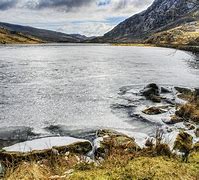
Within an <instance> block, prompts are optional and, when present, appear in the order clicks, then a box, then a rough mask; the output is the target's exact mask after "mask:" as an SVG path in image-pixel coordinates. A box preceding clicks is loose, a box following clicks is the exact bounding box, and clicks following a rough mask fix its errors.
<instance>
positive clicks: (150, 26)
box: [93, 0, 199, 43]
mask: <svg viewBox="0 0 199 180" xmlns="http://www.w3.org/2000/svg"><path fill="white" fill-rule="evenodd" d="M198 11H199V7H198V6H197V5H196V4H193V3H191V0H187V1H186V0H155V1H154V2H153V4H152V5H151V6H150V7H149V8H148V9H146V10H145V11H143V12H141V13H139V14H136V15H134V16H132V17H130V18H128V19H126V20H125V21H123V22H121V23H120V24H119V25H117V26H116V27H115V28H113V29H112V30H111V31H109V32H108V33H106V34H105V35H104V36H103V37H98V38H95V39H94V40H93V41H95V42H124V43H128V42H144V41H145V40H146V39H148V38H149V39H151V37H152V36H154V35H155V34H156V33H160V32H164V31H168V30H170V29H173V28H176V27H180V26H182V25H184V24H186V23H189V22H194V21H198V20H199V13H198ZM172 32H174V31H171V33H172ZM162 35H164V34H162ZM198 37H199V34H198ZM153 39H154V38H153ZM151 42H153V43H156V42H155V41H151Z"/></svg>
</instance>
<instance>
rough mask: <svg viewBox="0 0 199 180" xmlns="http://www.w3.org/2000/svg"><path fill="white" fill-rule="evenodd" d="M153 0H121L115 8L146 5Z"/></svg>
mask: <svg viewBox="0 0 199 180" xmlns="http://www.w3.org/2000/svg"><path fill="white" fill-rule="evenodd" d="M150 1H151V0H145V1H143V0H120V1H118V3H117V4H116V5H115V7H114V9H115V10H120V9H124V8H126V7H127V6H128V5H133V6H134V7H135V8H140V7H142V6H144V5H145V4H146V3H149V2H150Z"/></svg>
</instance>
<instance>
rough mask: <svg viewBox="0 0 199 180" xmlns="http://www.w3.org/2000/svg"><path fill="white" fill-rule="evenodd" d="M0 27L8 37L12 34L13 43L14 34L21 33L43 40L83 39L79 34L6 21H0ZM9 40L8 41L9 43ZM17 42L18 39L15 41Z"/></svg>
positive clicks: (68, 40) (67, 40)
mask: <svg viewBox="0 0 199 180" xmlns="http://www.w3.org/2000/svg"><path fill="white" fill-rule="evenodd" d="M0 28H1V29H4V30H6V31H7V32H11V33H9V37H10V38H11V37H12V36H13V38H11V39H12V42H13V43H14V39H15V36H14V35H16V34H23V36H26V37H27V36H28V37H33V38H35V39H39V40H40V41H43V42H71V43H74V42H81V41H83V40H85V37H84V38H83V36H80V35H68V34H64V33H60V32H55V31H50V30H45V29H37V28H33V27H29V26H20V25H15V24H8V23H3V22H0ZM1 41H5V43H7V41H6V40H3V39H2V38H1V39H0V42H1ZM9 42H10V41H8V43H9ZM16 42H18V40H17V41H16ZM19 42H20V41H19Z"/></svg>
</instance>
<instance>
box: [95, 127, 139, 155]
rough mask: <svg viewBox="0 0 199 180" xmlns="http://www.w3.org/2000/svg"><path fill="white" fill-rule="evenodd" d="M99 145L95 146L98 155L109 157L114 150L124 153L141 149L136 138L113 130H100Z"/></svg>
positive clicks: (97, 133) (98, 132)
mask: <svg viewBox="0 0 199 180" xmlns="http://www.w3.org/2000/svg"><path fill="white" fill-rule="evenodd" d="M96 135H97V142H98V143H97V145H96V146H95V152H94V154H95V156H96V157H103V158H105V157H107V156H108V155H110V154H111V153H112V152H114V151H121V150H122V151H123V152H124V153H130V152H135V151H137V150H139V149H140V147H139V146H138V145H137V144H136V142H135V139H134V138H131V137H128V136H126V135H125V134H122V133H119V132H117V131H113V130H106V129H104V130H98V131H97V132H96Z"/></svg>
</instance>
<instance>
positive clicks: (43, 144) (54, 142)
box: [3, 137, 87, 153]
mask: <svg viewBox="0 0 199 180" xmlns="http://www.w3.org/2000/svg"><path fill="white" fill-rule="evenodd" d="M86 141H87V140H83V139H76V138H72V137H47V138H41V139H35V140H32V141H26V142H23V143H18V144H15V145H13V146H10V147H5V148H3V149H4V150H5V151H9V152H22V153H25V152H31V151H34V150H45V149H51V148H53V147H55V146H56V147H59V146H67V145H70V144H73V143H77V142H86Z"/></svg>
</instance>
